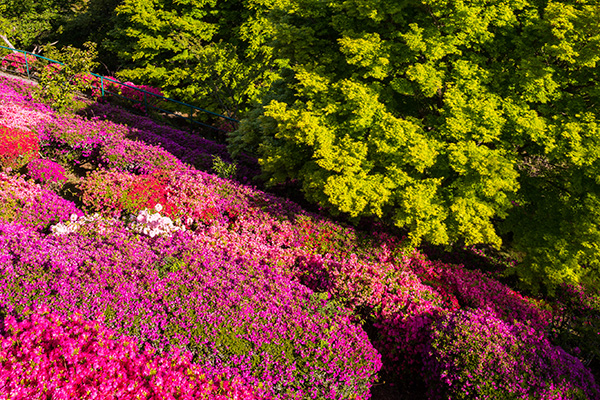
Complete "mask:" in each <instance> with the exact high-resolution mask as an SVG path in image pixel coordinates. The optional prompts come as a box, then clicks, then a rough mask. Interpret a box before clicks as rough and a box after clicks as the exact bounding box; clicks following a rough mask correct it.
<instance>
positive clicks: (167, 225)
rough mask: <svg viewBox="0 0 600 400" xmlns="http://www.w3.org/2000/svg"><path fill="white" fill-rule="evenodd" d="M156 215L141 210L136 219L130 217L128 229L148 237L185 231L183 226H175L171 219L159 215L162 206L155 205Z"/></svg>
mask: <svg viewBox="0 0 600 400" xmlns="http://www.w3.org/2000/svg"><path fill="white" fill-rule="evenodd" d="M154 210H155V211H156V213H152V214H151V213H150V212H149V211H148V210H147V209H145V208H144V209H143V210H142V211H140V213H139V214H138V215H137V217H134V216H133V215H132V216H131V219H132V221H131V223H130V224H129V229H131V230H132V231H133V232H137V233H143V234H144V235H148V236H150V237H154V236H156V235H171V234H172V233H173V232H177V231H182V230H185V226H177V225H175V224H174V223H173V221H172V220H171V218H169V217H163V216H162V215H160V212H161V211H162V206H161V205H160V204H157V205H156V206H155V207H154Z"/></svg>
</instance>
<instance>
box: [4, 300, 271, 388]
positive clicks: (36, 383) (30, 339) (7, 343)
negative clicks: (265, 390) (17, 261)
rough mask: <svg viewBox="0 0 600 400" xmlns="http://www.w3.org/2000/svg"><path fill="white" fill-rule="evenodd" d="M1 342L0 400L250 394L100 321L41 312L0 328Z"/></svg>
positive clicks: (184, 356) (10, 320)
mask: <svg viewBox="0 0 600 400" xmlns="http://www.w3.org/2000/svg"><path fill="white" fill-rule="evenodd" d="M4 328H5V331H6V332H7V335H6V336H0V396H1V397H3V398H5V397H7V396H8V398H13V397H14V396H19V397H21V398H25V397H26V398H28V399H32V400H33V399H39V400H42V399H47V398H66V399H74V398H78V399H80V398H84V397H88V396H90V397H91V398H96V399H106V400H108V399H111V400H112V399H114V398H117V399H125V398H136V399H161V398H179V399H182V400H184V399H185V400H192V399H203V400H217V399H219V400H222V399H248V400H255V399H257V400H258V399H260V398H261V397H259V396H257V395H256V394H255V393H254V392H253V390H251V389H250V388H247V387H246V386H244V385H243V384H241V383H240V381H239V379H235V378H234V379H231V380H228V379H222V378H221V377H213V378H208V377H207V376H206V374H205V373H204V371H203V370H202V367H201V366H199V365H195V364H193V363H191V355H190V354H189V353H186V352H184V353H181V354H180V352H179V351H178V350H175V351H174V352H173V354H171V356H170V357H169V358H165V357H160V356H158V355H156V353H155V352H153V351H152V349H146V351H144V352H143V353H142V352H140V351H139V350H138V347H137V340H136V339H135V338H131V337H118V336H117V335H116V333H115V332H114V331H112V330H111V329H107V328H106V327H104V326H103V324H102V323H101V322H100V321H88V320H86V319H85V318H83V316H82V315H81V314H78V313H75V314H74V315H72V316H70V317H69V318H63V317H61V316H59V315H57V314H55V313H51V312H49V310H48V309H47V308H44V309H42V310H39V311H37V312H33V313H32V314H31V315H30V316H29V317H28V318H27V319H25V320H23V321H21V322H17V320H16V319H15V318H14V317H13V316H12V315H9V316H7V317H6V318H5V320H4Z"/></svg>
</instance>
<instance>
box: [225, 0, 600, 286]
mask: <svg viewBox="0 0 600 400" xmlns="http://www.w3.org/2000/svg"><path fill="white" fill-rule="evenodd" d="M276 10H277V12H273V13H271V14H270V17H271V20H272V24H273V28H274V30H275V33H274V38H275V40H274V41H273V42H272V46H273V48H274V57H275V58H277V59H279V60H280V64H281V65H283V69H282V71H281V77H282V80H281V81H280V82H279V83H278V84H277V85H273V86H272V87H271V90H270V92H269V93H268V94H267V96H266V97H265V100H264V101H263V104H262V105H261V106H260V107H258V108H257V109H255V110H254V111H253V112H251V113H249V114H248V117H247V118H246V119H245V120H244V121H243V122H242V126H241V128H240V130H239V131H238V132H237V133H236V135H235V137H234V138H233V139H232V142H231V148H232V150H233V151H239V150H241V149H246V150H247V149H253V150H254V151H256V152H257V153H258V154H260V161H261V164H262V166H263V168H264V172H265V176H266V177H268V178H269V179H270V182H271V183H277V182H282V181H285V180H297V181H299V182H300V183H301V185H302V188H303V191H304V193H305V194H306V196H307V197H308V198H309V199H311V200H313V201H315V202H317V203H319V204H321V205H324V206H327V207H329V208H330V209H332V210H334V211H337V212H341V213H344V214H346V215H348V216H351V217H355V218H360V217H364V216H376V217H380V218H382V219H384V220H386V221H390V222H392V223H393V224H395V225H396V226H398V227H401V228H404V229H406V230H407V231H408V232H409V238H410V244H412V245H416V244H418V243H419V242H420V241H421V240H422V239H425V240H427V241H429V242H431V243H434V244H453V243H465V244H477V243H486V244H491V245H493V246H496V247H500V246H501V245H503V244H504V245H510V247H511V248H512V249H513V250H514V251H515V252H518V253H517V254H520V255H521V257H522V258H523V261H524V265H526V266H527V267H524V268H520V269H519V272H520V274H521V277H522V278H523V279H524V280H525V281H526V282H529V283H530V284H533V285H534V286H537V284H539V282H540V281H539V280H538V278H539V277H540V276H542V277H544V279H543V283H545V284H547V285H549V286H550V287H551V286H552V285H553V284H554V283H557V282H560V281H565V280H566V281H578V280H581V279H595V278H594V277H597V276H598V272H600V265H599V264H598V262H599V261H600V249H599V248H598V243H600V236H599V235H600V232H599V230H598V224H599V223H600V213H599V211H598V210H599V209H598V205H599V201H600V197H599V195H600V190H599V189H600V186H599V184H600V178H598V176H600V170H599V168H600V160H599V156H600V152H599V151H600V142H599V140H600V130H599V127H598V124H597V113H598V104H600V103H599V100H600V96H599V95H600V88H599V86H598V60H599V57H600V52H599V50H600V49H599V46H600V24H598V23H597V21H598V20H599V19H598V18H600V7H599V6H598V5H596V4H591V3H589V2H580V1H534V0H529V1H527V0H510V1H503V2H497V1H491V0H486V1H457V0H419V1H415V0H408V1H396V0H360V1H359V0H347V1H343V2H325V1H322V0H289V1H286V2H285V3H279V4H277V6H276ZM503 237H504V239H505V240H504V241H503V240H502V238H503Z"/></svg>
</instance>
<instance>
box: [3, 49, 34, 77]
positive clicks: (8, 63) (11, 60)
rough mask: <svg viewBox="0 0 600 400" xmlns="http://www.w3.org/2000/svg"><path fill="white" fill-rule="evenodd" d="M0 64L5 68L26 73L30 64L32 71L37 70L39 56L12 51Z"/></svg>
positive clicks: (30, 70)
mask: <svg viewBox="0 0 600 400" xmlns="http://www.w3.org/2000/svg"><path fill="white" fill-rule="evenodd" d="M0 64H1V65H2V68H4V69H12V70H15V71H16V72H18V73H20V74H26V73H27V67H28V66H29V72H30V73H31V72H33V71H35V66H36V64H37V58H36V57H35V56H31V55H25V54H23V53H10V54H7V55H6V56H4V57H2V62H1V63H0Z"/></svg>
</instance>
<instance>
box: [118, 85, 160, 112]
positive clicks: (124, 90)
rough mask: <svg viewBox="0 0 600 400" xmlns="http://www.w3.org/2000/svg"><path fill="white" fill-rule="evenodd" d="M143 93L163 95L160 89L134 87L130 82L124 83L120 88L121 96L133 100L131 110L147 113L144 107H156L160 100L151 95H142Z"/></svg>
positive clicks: (141, 86) (145, 86)
mask: <svg viewBox="0 0 600 400" xmlns="http://www.w3.org/2000/svg"><path fill="white" fill-rule="evenodd" d="M138 89H140V90H138ZM144 91H145V92H148V93H152V94H155V95H157V96H162V95H163V94H162V92H161V91H160V89H158V88H155V87H153V86H148V85H136V84H134V83H132V82H125V83H124V86H121V95H122V96H124V97H127V98H128V99H132V100H135V103H134V104H133V108H135V109H136V110H138V111H141V112H144V113H147V112H148V111H149V109H147V108H146V105H148V106H156V104H158V103H159V102H160V100H161V98H160V97H157V96H153V95H152V94H147V93H144Z"/></svg>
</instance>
